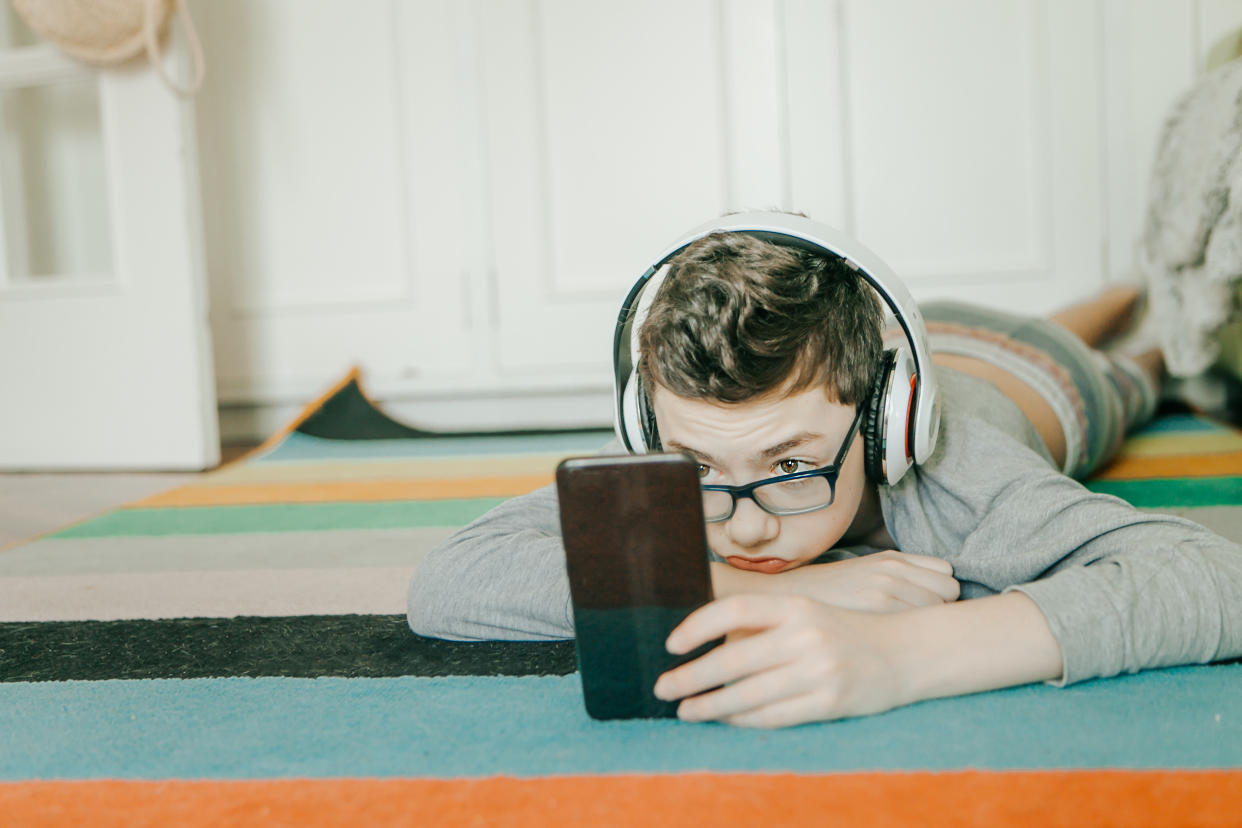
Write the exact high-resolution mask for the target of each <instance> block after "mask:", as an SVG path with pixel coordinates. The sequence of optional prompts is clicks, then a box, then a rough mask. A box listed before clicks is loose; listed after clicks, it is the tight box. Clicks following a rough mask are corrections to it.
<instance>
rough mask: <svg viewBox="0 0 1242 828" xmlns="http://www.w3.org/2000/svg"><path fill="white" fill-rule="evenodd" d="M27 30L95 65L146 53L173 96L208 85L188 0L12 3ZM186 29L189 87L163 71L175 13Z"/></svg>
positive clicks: (37, 0) (30, 0)
mask: <svg viewBox="0 0 1242 828" xmlns="http://www.w3.org/2000/svg"><path fill="white" fill-rule="evenodd" d="M12 2H13V8H14V9H15V10H16V11H17V13H18V14H19V15H20V16H21V18H22V20H24V21H26V25H27V26H29V27H30V29H31V30H32V31H33V32H34V33H35V34H37V35H39V36H40V37H42V38H43V39H44V40H47V41H49V42H51V43H53V44H55V45H56V46H57V47H59V48H60V49H61V50H62V51H64V52H65V53H67V54H69V55H71V56H72V57H75V58H77V59H78V60H81V61H83V62H86V63H91V64H94V65H96V66H112V65H116V64H118V63H124V62H125V61H127V60H130V59H131V58H133V57H136V56H137V55H139V54H141V53H142V52H143V51H144V50H145V51H146V53H147V59H148V60H149V61H150V62H151V65H152V66H153V67H155V69H156V71H157V72H159V74H160V77H161V78H163V80H164V82H165V83H166V84H168V86H169V87H170V88H171V89H173V90H174V91H176V92H178V93H181V94H186V95H192V94H194V93H195V92H197V91H198V89H199V87H200V86H201V85H202V82H203V54H202V48H201V47H200V45H199V42H198V35H197V33H196V32H195V31H194V23H193V21H192V20H191V19H190V13H189V11H188V10H187V9H186V7H185V2H184V0H12ZM174 10H175V11H176V12H177V16H178V18H179V19H180V21H181V23H182V25H183V26H184V28H185V32H186V36H187V40H188V41H189V44H190V51H191V52H192V55H193V59H194V78H193V80H192V81H191V83H190V84H189V85H188V86H184V87H183V86H180V85H178V84H176V83H173V81H172V79H171V78H169V77H168V75H167V73H166V72H165V71H164V63H163V60H162V56H161V53H160V39H161V38H162V37H163V35H164V32H165V29H166V28H167V26H168V21H169V18H170V17H171V16H172V13H173V11H174Z"/></svg>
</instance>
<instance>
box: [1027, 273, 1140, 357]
mask: <svg viewBox="0 0 1242 828" xmlns="http://www.w3.org/2000/svg"><path fill="white" fill-rule="evenodd" d="M1142 296H1143V292H1142V291H1141V290H1140V289H1139V288H1137V287H1135V286H1133V285H1111V286H1109V287H1106V288H1104V289H1103V290H1101V291H1100V292H1099V293H1097V294H1096V295H1095V296H1093V297H1091V298H1090V299H1087V300H1086V301H1083V302H1079V303H1077V304H1074V305H1071V306H1070V307H1068V308H1065V309H1064V310H1060V311H1057V312H1056V313H1054V314H1052V315H1051V316H1049V317H1048V321H1050V322H1055V323H1057V324H1058V325H1060V326H1061V327H1062V328H1065V329H1066V330H1067V331H1069V332H1070V333H1072V334H1074V335H1075V336H1077V337H1078V338H1079V339H1081V340H1082V341H1083V342H1084V343H1085V344H1086V345H1088V346H1090V347H1092V348H1097V347H1099V345H1100V343H1101V342H1105V341H1107V340H1109V339H1112V338H1113V337H1114V336H1116V335H1117V334H1119V333H1121V332H1122V331H1124V330H1126V328H1128V327H1129V326H1130V322H1131V321H1132V318H1133V316H1134V311H1135V309H1136V308H1137V306H1138V302H1139V299H1141V298H1142Z"/></svg>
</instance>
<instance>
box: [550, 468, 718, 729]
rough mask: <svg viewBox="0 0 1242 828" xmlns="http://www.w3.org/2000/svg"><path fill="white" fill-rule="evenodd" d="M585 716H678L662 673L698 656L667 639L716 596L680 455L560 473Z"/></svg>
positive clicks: (692, 486)
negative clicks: (658, 692) (680, 651)
mask: <svg viewBox="0 0 1242 828" xmlns="http://www.w3.org/2000/svg"><path fill="white" fill-rule="evenodd" d="M556 481H557V493H558V497H559V499H560V514H561V530H562V534H563V536H564V540H565V555H566V566H567V569H568V572H569V585H570V592H571V594H572V598H573V607H574V628H575V638H576V650H577V655H578V668H579V672H580V674H581V677H582V690H583V696H584V698H585V701H586V707H587V712H588V713H590V715H591V716H593V717H595V718H597V719H616V718H651V717H667V716H675V715H676V710H677V704H676V703H675V702H665V701H661V700H660V699H657V698H656V697H655V696H654V695H653V693H652V687H653V686H654V685H655V682H656V679H657V678H658V677H659V676H660V674H661V673H663V672H665V671H667V670H669V669H672V668H673V667H675V666H677V665H678V664H681V663H684V662H686V661H689V660H691V659H693V658H697V657H698V656H699V655H701V654H702V653H704V652H706V651H707V650H709V649H711V647H712V646H714V644H715V642H713V643H711V644H708V645H705V646H704V647H701V648H699V649H698V650H696V651H694V652H692V653H689V654H686V655H681V656H674V655H670V654H669V653H668V651H667V650H665V649H664V641H665V639H666V638H667V637H668V634H669V633H670V632H672V630H673V628H674V627H676V626H677V625H678V624H679V623H681V621H682V619H684V618H685V617H686V616H687V615H689V614H690V613H691V612H693V611H694V610H695V609H697V608H698V607H700V606H702V605H703V604H705V603H707V602H709V601H710V600H711V599H712V591H711V577H710V573H709V570H708V565H707V562H708V554H707V539H706V535H705V533H704V524H703V506H702V500H701V496H700V493H699V484H698V476H697V473H696V468H695V465H694V463H693V462H692V461H690V460H689V459H688V458H686V457H684V456H683V455H679V454H647V455H638V456H631V457H589V458H572V459H570V460H566V461H564V462H563V463H561V465H560V466H558V467H557V473H556Z"/></svg>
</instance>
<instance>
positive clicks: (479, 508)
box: [50, 497, 507, 538]
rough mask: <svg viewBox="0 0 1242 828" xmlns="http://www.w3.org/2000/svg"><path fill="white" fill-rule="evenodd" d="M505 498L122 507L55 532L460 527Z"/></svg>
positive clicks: (109, 534)
mask: <svg viewBox="0 0 1242 828" xmlns="http://www.w3.org/2000/svg"><path fill="white" fill-rule="evenodd" d="M506 499H507V498H502V497H478V498H469V499H463V500H397V501H386V502H382V503H366V502H361V503H287V504H275V505H261V506H189V507H183V508H175V509H121V510H119V511H116V512H112V513H110V514H107V515H103V516H101V517H98V518H95V519H94V520H89V521H87V522H86V523H81V524H78V525H77V526H71V527H70V528H68V529H65V530H64V531H61V532H57V533H56V534H54V535H51V536H50V537H54V538H100V537H114V536H117V535H226V534H235V533H240V532H293V531H309V530H332V529H402V528H411V527H427V526H464V525H465V524H467V523H469V522H470V521H472V520H474V519H475V518H477V517H479V516H481V515H482V514H483V513H484V512H486V511H487V510H488V509H491V508H492V507H493V506H495V505H497V504H498V503H501V502H503V501H504V500H506Z"/></svg>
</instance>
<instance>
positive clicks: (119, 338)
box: [0, 4, 219, 469]
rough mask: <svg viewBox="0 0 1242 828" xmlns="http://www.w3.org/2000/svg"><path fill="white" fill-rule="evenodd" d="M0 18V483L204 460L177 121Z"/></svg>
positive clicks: (210, 416) (201, 380) (213, 451)
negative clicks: (9, 475) (13, 476)
mask: <svg viewBox="0 0 1242 828" xmlns="http://www.w3.org/2000/svg"><path fill="white" fill-rule="evenodd" d="M7 6H8V4H5V7H6V8H5V9H4V10H3V11H0V23H2V24H3V26H2V27H0V29H2V30H0V36H2V37H4V40H3V41H2V42H0V196H2V197H0V468H2V469H105V468H125V469H199V468H205V467H208V466H211V465H214V464H215V463H216V462H218V459H219V441H218V436H217V435H218V420H217V415H216V410H215V393H214V383H213V380H212V371H211V363H210V354H211V351H210V347H209V344H208V332H207V325H206V308H205V299H204V295H203V293H204V292H203V290H202V284H203V274H202V272H201V271H202V266H201V261H202V251H201V249H200V248H201V241H200V231H199V217H198V213H199V208H198V185H197V181H196V175H197V172H196V166H195V165H196V160H195V158H196V156H195V151H194V144H193V140H192V138H193V134H194V133H193V122H192V117H191V114H192V113H191V110H190V109H189V104H188V103H186V102H184V101H182V100H180V99H178V98H177V97H175V96H174V95H173V94H172V93H171V92H169V91H168V90H167V89H166V88H164V87H163V86H162V85H161V84H160V82H159V80H158V79H157V77H156V76H155V74H154V73H153V72H151V71H150V70H149V69H148V68H147V67H146V66H145V65H142V64H138V65H136V66H134V67H132V68H127V69H124V70H110V71H107V72H102V73H100V72H96V71H94V70H91V69H87V68H84V67H82V66H80V65H79V64H77V63H74V62H73V61H71V60H69V59H67V58H65V57H63V56H61V55H60V54H59V53H57V52H56V51H54V50H53V49H52V47H50V46H46V45H41V44H38V43H36V42H35V41H34V39H33V38H32V37H31V36H30V35H29V33H28V32H24V31H22V29H21V27H20V25H19V24H17V22H16V21H15V19H14V18H13V17H12V15H11V12H8V10H7Z"/></svg>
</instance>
